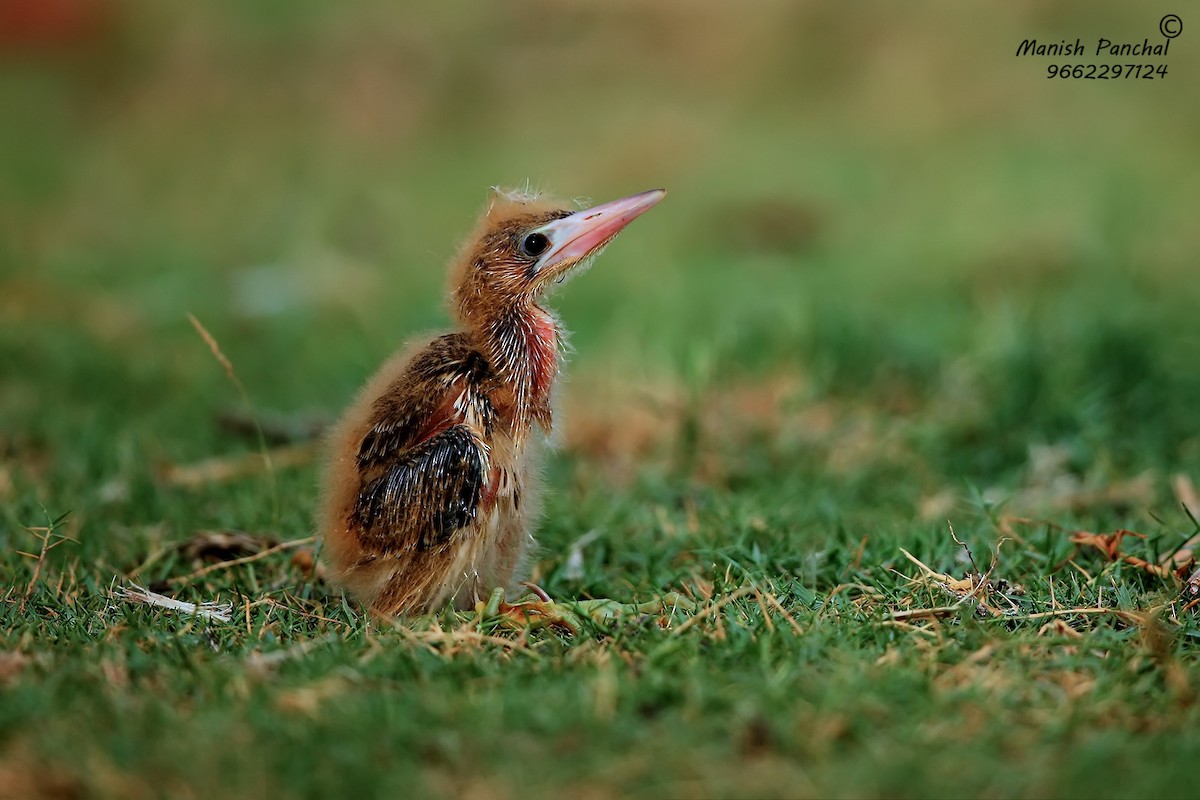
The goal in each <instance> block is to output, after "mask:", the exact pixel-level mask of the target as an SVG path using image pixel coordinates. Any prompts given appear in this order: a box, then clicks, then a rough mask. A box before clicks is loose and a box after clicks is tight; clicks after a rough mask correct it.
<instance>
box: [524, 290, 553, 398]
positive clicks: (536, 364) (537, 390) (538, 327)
mask: <svg viewBox="0 0 1200 800" xmlns="http://www.w3.org/2000/svg"><path fill="white" fill-rule="evenodd" d="M531 327H532V330H533V336H532V337H531V339H530V340H529V341H528V342H527V345H528V347H529V364H530V366H531V367H532V375H531V378H532V380H531V381H530V384H531V386H532V388H533V396H534V397H535V398H537V399H538V400H541V399H542V398H544V397H545V396H546V395H547V394H549V392H550V386H551V384H553V383H554V377H555V374H556V373H557V372H558V325H556V324H555V322H554V318H553V317H551V316H550V315H549V314H547V313H546V312H545V311H542V310H541V309H538V310H537V311H535V312H534V314H533V325H532V326H531Z"/></svg>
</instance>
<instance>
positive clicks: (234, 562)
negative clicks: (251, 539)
mask: <svg viewBox="0 0 1200 800" xmlns="http://www.w3.org/2000/svg"><path fill="white" fill-rule="evenodd" d="M316 540H317V537H315V536H306V537H305V538H303V539H293V540H292V541H290V542H282V543H280V544H277V545H275V546H274V547H269V548H267V549H266V550H263V551H262V552H260V553H255V554H254V555H249V556H242V557H241V558H232V559H230V560H228V561H220V562H218V563H216V564H209V565H208V566H207V567H204V568H203V569H198V570H196V571H195V572H193V573H191V574H190V575H182V576H179V577H175V578H169V579H168V580H167V583H170V584H181V583H191V582H192V581H194V580H196V579H197V578H203V577H204V576H205V575H208V574H209V573H211V572H216V571H217V570H219V569H228V568H230V567H237V566H240V565H242V564H249V563H250V562H251V561H258V560H259V559H263V558H266V557H267V556H270V555H274V554H275V553H279V552H282V551H284V550H291V549H292V548H294V547H300V546H302V545H306V544H312V543H313V542H315V541H316Z"/></svg>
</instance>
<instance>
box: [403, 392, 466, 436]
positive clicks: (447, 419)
mask: <svg viewBox="0 0 1200 800" xmlns="http://www.w3.org/2000/svg"><path fill="white" fill-rule="evenodd" d="M456 397H457V395H456V394H455V393H454V392H453V391H451V392H450V393H449V394H448V395H446V399H445V400H444V401H443V402H442V404H441V405H440V406H438V409H437V411H435V412H434V413H433V414H431V415H430V417H429V421H428V422H426V423H425V427H424V428H422V429H421V432H420V433H418V434H417V436H416V439H415V440H414V441H413V443H412V446H413V447H416V446H417V445H419V444H421V443H422V442H424V441H427V440H429V439H432V438H433V437H434V436H437V435H438V434H439V433H441V432H442V431H444V430H446V429H447V428H449V427H451V426H453V425H457V424H458V423H459V422H461V421H462V420H461V419H460V417H459V414H458V411H457V410H455V408H454V400H455V398H456Z"/></svg>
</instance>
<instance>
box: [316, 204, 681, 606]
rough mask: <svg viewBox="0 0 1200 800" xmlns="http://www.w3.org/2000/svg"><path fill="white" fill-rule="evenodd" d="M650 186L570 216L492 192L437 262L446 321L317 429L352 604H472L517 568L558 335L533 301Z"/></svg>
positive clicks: (509, 582)
mask: <svg viewBox="0 0 1200 800" xmlns="http://www.w3.org/2000/svg"><path fill="white" fill-rule="evenodd" d="M664 195H665V192H664V191H663V190H661V189H655V190H653V191H648V192H642V193H641V194H636V195H632V196H630V197H626V198H623V199H621V200H614V201H612V202H610V203H604V204H602V205H598V206H595V207H594V208H590V209H587V210H585V211H572V210H571V209H570V208H567V207H566V206H565V205H564V204H561V203H556V202H553V201H550V200H547V199H542V198H537V197H533V196H530V195H527V194H519V193H503V192H494V195H493V197H492V199H491V202H490V203H489V204H488V207H487V210H486V211H485V213H484V214H483V216H482V217H481V218H480V220H479V223H478V224H477V226H476V228H475V231H474V232H473V233H472V234H471V236H470V238H469V239H468V240H467V242H466V244H465V245H464V247H463V249H462V251H461V252H460V253H459V255H458V257H457V258H456V259H455V261H454V262H453V263H452V264H451V271H450V275H451V293H450V310H451V313H452V314H453V316H454V318H455V319H456V321H457V323H458V330H457V331H456V332H454V333H450V334H446V335H444V336H438V337H436V338H435V339H433V341H431V342H429V343H428V344H425V345H424V346H422V347H420V348H417V349H410V350H407V351H403V352H401V353H400V354H398V355H396V356H394V357H393V358H392V359H391V360H389V361H387V362H386V363H384V365H383V366H382V367H381V368H380V370H379V371H378V372H377V373H376V374H375V376H374V377H372V378H371V379H370V380H369V381H367V383H366V385H365V386H364V387H363V389H362V391H361V392H360V393H359V395H358V398H357V399H356V400H355V401H354V403H353V404H352V405H351V406H350V408H349V409H348V410H347V411H346V412H345V414H344V415H343V416H342V418H341V421H340V422H339V423H338V424H337V425H336V426H335V427H334V429H333V430H332V432H331V434H330V438H329V442H328V447H329V457H328V461H327V463H326V466H325V473H324V480H323V493H322V507H321V511H320V518H319V520H318V524H319V527H320V530H321V533H322V535H323V538H324V548H325V550H324V552H325V559H326V561H327V563H328V565H329V567H330V574H331V576H332V577H333V578H334V579H335V580H336V581H337V582H338V583H340V584H342V585H343V586H345V588H346V589H348V590H349V592H350V593H351V594H352V595H354V596H355V597H356V598H357V599H359V600H360V601H362V602H363V603H364V604H366V605H367V606H369V607H371V608H372V609H373V610H375V611H377V612H381V613H384V614H399V613H422V612H425V611H430V610H436V609H438V608H441V607H443V606H445V605H448V604H453V605H454V606H455V607H457V608H471V607H473V606H474V605H475V603H476V602H478V601H480V600H482V599H483V598H484V597H486V596H487V595H488V594H489V593H490V592H491V591H492V590H493V589H496V588H512V587H513V585H514V583H515V582H516V581H517V580H519V579H520V577H521V572H522V570H523V569H524V568H525V566H526V561H527V560H528V557H529V553H530V548H531V546H532V544H533V523H534V522H535V520H536V518H537V514H538V511H539V498H538V494H539V493H538V485H537V484H538V455H539V450H540V445H541V439H542V438H543V436H544V434H547V433H549V432H550V429H551V425H552V411H551V393H552V390H553V387H554V381H555V378H556V377H557V375H558V369H559V351H560V349H561V345H562V335H563V334H562V330H561V328H560V327H559V322H558V320H557V318H556V317H555V316H554V315H553V314H552V313H551V312H549V311H548V310H546V309H545V308H544V307H543V306H542V305H541V301H542V297H543V295H544V293H545V290H546V288H547V287H548V286H550V285H551V284H552V283H555V282H558V281H561V280H562V279H563V278H565V277H566V276H567V275H568V273H570V272H573V271H579V270H580V269H581V267H582V266H584V265H585V264H587V263H588V262H589V261H590V260H591V259H592V257H594V256H595V255H596V254H597V253H598V252H599V251H600V250H601V249H602V248H603V247H604V246H605V245H606V244H608V242H610V241H611V240H612V239H613V237H615V236H616V235H617V234H618V233H619V232H620V231H621V230H622V229H623V228H624V227H625V226H626V225H628V224H629V223H630V222H632V221H633V220H634V219H635V218H637V217H638V216H640V215H641V214H643V213H644V212H645V211H647V210H648V209H650V208H651V207H652V206H654V205H655V204H656V203H658V202H659V201H660V200H661V199H662V198H663V196H664Z"/></svg>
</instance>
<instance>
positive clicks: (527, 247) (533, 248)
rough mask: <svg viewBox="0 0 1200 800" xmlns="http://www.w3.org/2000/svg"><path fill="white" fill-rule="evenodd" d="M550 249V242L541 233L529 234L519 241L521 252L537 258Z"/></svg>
mask: <svg viewBox="0 0 1200 800" xmlns="http://www.w3.org/2000/svg"><path fill="white" fill-rule="evenodd" d="M549 249H550V240H549V239H548V238H546V235H545V234H542V233H531V234H529V235H528V236H526V237H525V238H524V239H522V240H521V252H522V253H524V254H525V255H527V256H533V257H534V258H537V257H538V256H540V255H541V254H542V253H544V252H546V251H547V250H549Z"/></svg>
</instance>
